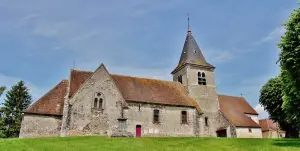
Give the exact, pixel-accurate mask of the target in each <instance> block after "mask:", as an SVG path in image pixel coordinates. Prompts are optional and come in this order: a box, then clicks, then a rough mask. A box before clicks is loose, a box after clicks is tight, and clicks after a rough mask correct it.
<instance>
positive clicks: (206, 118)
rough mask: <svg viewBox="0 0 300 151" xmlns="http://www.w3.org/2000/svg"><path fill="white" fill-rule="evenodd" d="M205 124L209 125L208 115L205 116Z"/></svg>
mask: <svg viewBox="0 0 300 151" xmlns="http://www.w3.org/2000/svg"><path fill="white" fill-rule="evenodd" d="M205 126H208V117H205Z"/></svg>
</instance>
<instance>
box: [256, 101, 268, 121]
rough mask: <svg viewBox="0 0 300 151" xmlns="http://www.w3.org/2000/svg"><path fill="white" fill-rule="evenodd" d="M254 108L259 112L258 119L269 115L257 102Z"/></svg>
mask: <svg viewBox="0 0 300 151" xmlns="http://www.w3.org/2000/svg"><path fill="white" fill-rule="evenodd" d="M254 109H255V111H256V112H257V113H258V114H259V118H260V119H264V118H268V117H269V113H268V112H267V111H265V109H264V107H263V106H261V105H260V104H257V105H256V106H255V107H254Z"/></svg>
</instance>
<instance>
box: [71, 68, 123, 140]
mask: <svg viewBox="0 0 300 151" xmlns="http://www.w3.org/2000/svg"><path fill="white" fill-rule="evenodd" d="M97 93H101V95H103V101H104V102H103V103H104V105H103V107H104V109H103V110H102V109H95V108H93V105H94V97H95V94H97ZM122 101H124V100H123V98H122V96H121V94H120V92H119V91H118V89H117V87H116V85H115V83H114V81H113V80H112V78H111V77H110V75H109V74H108V72H107V71H106V69H105V68H104V66H101V67H100V68H98V69H97V70H96V71H95V73H94V74H93V75H92V77H91V78H90V79H89V80H88V81H87V82H86V83H85V84H84V85H83V86H82V87H81V88H80V89H79V90H78V92H77V93H76V94H75V95H74V96H73V98H71V99H70V101H69V102H70V109H69V112H70V113H69V114H70V116H69V120H68V121H69V122H68V124H67V125H68V126H67V127H68V128H67V129H68V130H67V131H68V132H67V135H69V136H73V135H108V136H110V135H111V134H112V133H113V131H115V130H116V129H117V128H118V120H117V119H118V118H119V117H120V116H121V105H120V104H121V102H122Z"/></svg>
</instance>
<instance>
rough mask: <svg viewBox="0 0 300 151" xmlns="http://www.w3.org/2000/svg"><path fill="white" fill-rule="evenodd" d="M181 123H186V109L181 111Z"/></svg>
mask: <svg viewBox="0 0 300 151" xmlns="http://www.w3.org/2000/svg"><path fill="white" fill-rule="evenodd" d="M181 123H182V124H187V112H186V111H181Z"/></svg>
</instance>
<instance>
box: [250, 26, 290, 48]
mask: <svg viewBox="0 0 300 151" xmlns="http://www.w3.org/2000/svg"><path fill="white" fill-rule="evenodd" d="M284 33H285V28H284V27H283V26H280V27H276V28H274V29H273V30H272V31H271V32H269V33H268V34H267V35H266V36H265V37H263V38H261V39H260V40H259V41H258V42H256V43H254V45H261V44H263V43H266V42H274V41H275V42H277V41H279V39H280V37H281V36H282V35H284Z"/></svg>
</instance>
